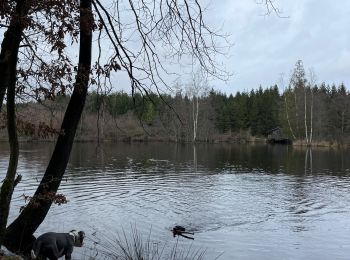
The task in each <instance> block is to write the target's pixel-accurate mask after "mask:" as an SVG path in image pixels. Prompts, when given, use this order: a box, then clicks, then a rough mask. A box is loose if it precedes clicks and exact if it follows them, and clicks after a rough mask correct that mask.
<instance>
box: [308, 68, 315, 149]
mask: <svg viewBox="0 0 350 260" xmlns="http://www.w3.org/2000/svg"><path fill="white" fill-rule="evenodd" d="M309 81H310V94H311V103H310V135H309V143H310V144H312V136H313V116H314V90H313V89H314V86H315V85H316V74H315V71H314V70H313V69H312V68H310V69H309Z"/></svg>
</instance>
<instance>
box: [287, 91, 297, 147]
mask: <svg viewBox="0 0 350 260" xmlns="http://www.w3.org/2000/svg"><path fill="white" fill-rule="evenodd" d="M284 104H285V107H286V117H287V123H288V126H289V130H290V132H291V134H292V136H293V139H294V140H295V139H296V137H295V135H294V132H293V129H292V126H291V124H290V120H289V114H288V104H287V94H286V92H285V93H284Z"/></svg>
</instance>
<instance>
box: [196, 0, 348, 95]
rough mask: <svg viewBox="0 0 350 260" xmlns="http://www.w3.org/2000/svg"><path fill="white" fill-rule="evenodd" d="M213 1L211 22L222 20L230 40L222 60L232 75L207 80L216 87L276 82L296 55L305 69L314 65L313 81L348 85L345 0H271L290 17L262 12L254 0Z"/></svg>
mask: <svg viewBox="0 0 350 260" xmlns="http://www.w3.org/2000/svg"><path fill="white" fill-rule="evenodd" d="M202 2H204V1H202ZM211 2H212V3H210V4H209V10H208V13H207V15H210V16H212V18H210V19H209V21H210V23H214V24H217V25H218V24H223V31H226V32H228V33H229V34H230V35H231V41H232V42H233V44H234V46H233V47H232V49H231V50H230V56H229V57H228V58H227V59H226V60H223V62H224V63H225V64H226V66H227V69H228V70H230V71H231V72H232V73H234V75H233V77H232V78H231V79H230V81H229V82H228V83H227V84H225V83H222V82H217V81H214V82H211V84H212V86H213V87H214V88H215V89H217V90H222V91H223V92H226V93H235V92H236V91H238V90H239V91H242V90H250V89H252V88H257V87H259V85H260V84H261V85H262V86H263V87H267V86H270V85H273V84H275V83H278V82H279V77H280V74H281V73H284V75H285V82H287V81H288V79H289V77H290V74H291V71H292V69H293V68H294V65H295V63H296V61H297V60H298V59H301V60H303V62H304V67H305V69H306V70H308V68H313V70H314V71H315V73H316V76H317V82H323V81H324V82H326V83H329V84H332V83H335V84H337V85H338V84H340V83H341V82H344V83H345V85H346V86H347V88H348V89H349V88H350V31H349V29H348V27H349V25H350V1H349V0H332V1H331V0H275V2H274V3H275V4H276V6H278V7H279V8H280V9H281V11H282V13H281V16H288V18H278V17H277V16H276V15H274V14H270V15H269V16H265V15H264V14H265V11H266V9H265V7H264V6H263V5H258V4H256V1H255V0H220V1H211Z"/></svg>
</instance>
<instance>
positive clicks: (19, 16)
mask: <svg viewBox="0 0 350 260" xmlns="http://www.w3.org/2000/svg"><path fill="white" fill-rule="evenodd" d="M26 2H27V1H25V0H18V1H17V5H16V10H15V13H14V14H13V16H12V17H11V22H10V25H9V27H8V29H7V31H6V32H5V34H4V39H3V41H2V43H1V53H0V112H1V109H2V104H3V102H4V97H5V93H6V90H7V88H8V86H9V85H10V80H11V78H12V76H11V75H10V73H9V70H10V68H11V65H10V63H11V61H13V60H14V59H16V62H17V56H18V47H19V44H20V42H21V40H22V37H21V36H22V33H23V30H24V28H25V23H26V22H25V20H26V19H25V17H26V16H27V14H28V8H29V7H28V5H27V3H26Z"/></svg>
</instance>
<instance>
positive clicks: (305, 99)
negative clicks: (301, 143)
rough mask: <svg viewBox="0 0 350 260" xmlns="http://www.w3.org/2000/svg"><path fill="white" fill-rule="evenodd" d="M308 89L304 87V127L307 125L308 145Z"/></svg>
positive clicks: (307, 139) (306, 136) (306, 137)
mask: <svg viewBox="0 0 350 260" xmlns="http://www.w3.org/2000/svg"><path fill="white" fill-rule="evenodd" d="M306 89H307V88H306V87H304V125H305V141H306V144H309V136H308V129H307V111H306V108H307V98H306Z"/></svg>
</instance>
